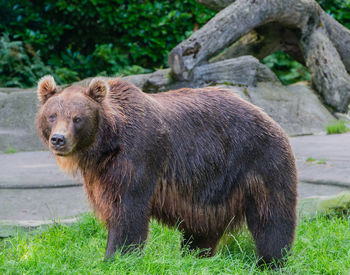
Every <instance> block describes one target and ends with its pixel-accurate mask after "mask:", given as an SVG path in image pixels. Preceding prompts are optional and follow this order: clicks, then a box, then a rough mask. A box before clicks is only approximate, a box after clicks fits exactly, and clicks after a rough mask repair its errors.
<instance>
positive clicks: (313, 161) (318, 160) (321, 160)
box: [305, 157, 327, 164]
mask: <svg viewBox="0 0 350 275" xmlns="http://www.w3.org/2000/svg"><path fill="white" fill-rule="evenodd" d="M305 161H306V162H309V163H314V164H326V163H327V160H326V159H315V158H312V157H309V158H307V159H306V160H305Z"/></svg>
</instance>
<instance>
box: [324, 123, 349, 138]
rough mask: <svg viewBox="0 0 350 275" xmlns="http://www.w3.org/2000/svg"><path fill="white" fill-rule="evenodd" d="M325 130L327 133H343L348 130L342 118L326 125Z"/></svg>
mask: <svg viewBox="0 0 350 275" xmlns="http://www.w3.org/2000/svg"><path fill="white" fill-rule="evenodd" d="M326 130H327V134H328V135H332V134H343V133H346V132H348V131H350V129H349V128H348V127H347V126H346V125H345V122H344V121H343V120H339V121H337V122H335V123H333V124H330V125H327V126H326Z"/></svg>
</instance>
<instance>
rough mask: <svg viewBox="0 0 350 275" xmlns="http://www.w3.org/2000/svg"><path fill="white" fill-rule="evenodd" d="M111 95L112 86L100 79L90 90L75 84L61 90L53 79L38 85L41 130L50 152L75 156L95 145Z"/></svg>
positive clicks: (47, 79)
mask: <svg viewBox="0 0 350 275" xmlns="http://www.w3.org/2000/svg"><path fill="white" fill-rule="evenodd" d="M108 93H109V85H108V83H106V82H105V81H104V80H102V79H100V78H95V79H93V80H92V81H91V82H90V85H89V87H87V88H84V87H80V86H75V85H72V86H70V87H68V88H65V89H63V90H61V89H60V88H59V87H57V86H56V83H55V80H54V79H53V77H52V76H44V77H43V78H42V79H41V80H40V81H39V83H38V96H39V101H40V103H41V107H40V110H39V112H38V116H37V127H38V131H39V134H40V136H41V138H42V139H43V141H44V142H45V144H46V145H47V146H48V148H49V149H50V151H52V152H53V153H54V154H55V155H57V156H71V155H73V154H74V153H76V152H80V151H82V150H85V149H87V148H89V147H90V146H92V144H93V143H94V141H95V138H96V135H97V131H98V127H99V122H100V119H101V111H102V110H103V105H104V101H106V100H107V95H108Z"/></svg>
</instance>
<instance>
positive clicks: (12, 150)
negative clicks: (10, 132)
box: [4, 147, 17, 154]
mask: <svg viewBox="0 0 350 275" xmlns="http://www.w3.org/2000/svg"><path fill="white" fill-rule="evenodd" d="M4 153H5V154H14V153H17V150H16V149H15V148H12V147H9V148H7V149H6V150H5V152H4Z"/></svg>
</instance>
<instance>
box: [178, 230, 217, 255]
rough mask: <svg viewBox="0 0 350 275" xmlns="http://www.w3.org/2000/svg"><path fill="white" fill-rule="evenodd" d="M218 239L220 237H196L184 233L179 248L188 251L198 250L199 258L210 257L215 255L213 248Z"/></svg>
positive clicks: (214, 235)
mask: <svg viewBox="0 0 350 275" xmlns="http://www.w3.org/2000/svg"><path fill="white" fill-rule="evenodd" d="M220 238H221V235H220V236H218V235H217V234H212V235H210V234H208V235H197V234H191V233H188V232H184V233H183V240H182V245H181V247H182V249H184V248H185V247H187V248H188V249H189V250H190V251H195V250H197V249H200V252H199V254H198V256H199V257H211V256H213V255H214V254H215V248H216V245H217V244H218V242H219V240H220Z"/></svg>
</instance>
